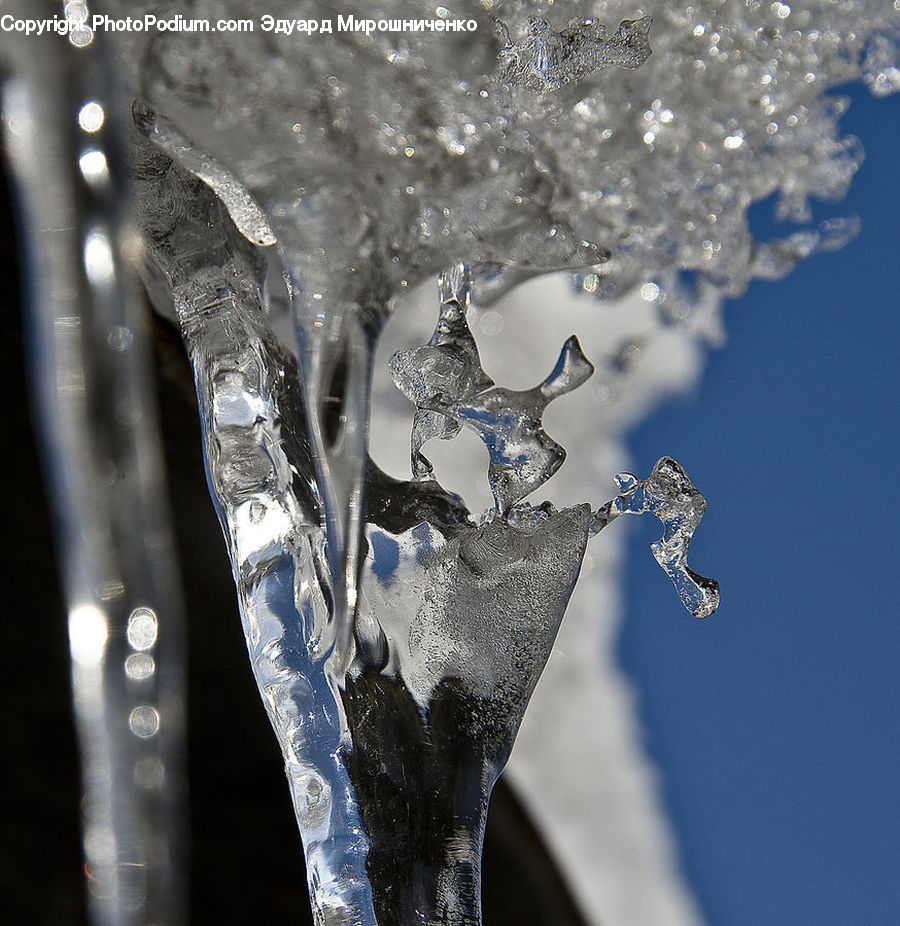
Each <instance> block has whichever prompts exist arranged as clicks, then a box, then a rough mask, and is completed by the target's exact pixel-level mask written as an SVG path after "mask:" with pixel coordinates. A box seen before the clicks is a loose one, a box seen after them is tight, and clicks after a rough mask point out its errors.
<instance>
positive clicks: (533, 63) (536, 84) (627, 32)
mask: <svg viewBox="0 0 900 926" xmlns="http://www.w3.org/2000/svg"><path fill="white" fill-rule="evenodd" d="M652 22H653V20H652V19H651V18H650V17H649V16H644V17H642V18H641V19H636V20H628V19H626V20H623V21H622V22H621V23H620V24H619V28H618V30H617V31H616V33H615V34H614V35H612V36H610V35H608V34H607V30H606V26H604V25H602V24H601V23H598V22H597V21H596V20H593V19H588V20H585V21H584V22H578V21H577V20H573V21H572V22H571V23H569V25H568V26H566V27H565V28H564V29H563V30H561V31H560V32H555V31H554V30H553V28H552V27H551V25H550V23H548V22H547V21H546V20H544V19H534V18H532V19H529V20H528V34H527V35H526V36H525V37H524V38H523V39H522V40H521V41H519V42H512V41H510V40H509V31H508V30H506V36H507V43H506V44H505V45H504V46H503V48H501V49H500V62H501V75H502V79H503V80H504V81H505V82H506V83H508V84H509V85H510V86H512V87H523V88H524V89H525V90H531V91H534V92H535V93H541V92H544V91H550V90H558V89H559V88H560V87H562V86H563V85H564V84H567V83H569V82H570V81H573V80H578V79H579V78H582V77H587V76H589V75H591V74H593V73H594V72H596V71H599V70H600V69H601V68H605V67H609V66H610V65H615V66H616V67H620V68H636V67H640V66H641V65H642V64H643V63H644V62H645V61H646V60H647V58H648V57H649V56H650V43H649V41H648V39H647V36H648V35H649V32H650V26H651V24H652ZM504 28H505V27H504Z"/></svg>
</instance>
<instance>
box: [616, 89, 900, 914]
mask: <svg viewBox="0 0 900 926" xmlns="http://www.w3.org/2000/svg"><path fill="white" fill-rule="evenodd" d="M841 92H842V93H846V94H847V95H849V96H850V97H851V98H852V105H851V108H850V110H849V112H848V113H847V114H846V115H845V116H844V117H843V119H842V125H843V127H844V130H845V131H846V132H848V133H851V134H854V135H856V136H857V137H858V138H860V139H861V140H862V142H863V145H864V147H865V150H866V160H865V163H864V164H863V166H862V167H861V169H860V171H859V173H858V174H857V177H856V180H855V183H854V185H853V187H852V188H851V191H850V194H849V196H848V197H847V199H846V200H845V201H844V202H843V203H839V204H833V203H830V204H816V205H815V209H814V213H815V218H816V219H822V218H827V217H830V216H834V215H850V214H854V213H855V214H858V215H859V216H860V217H861V219H862V223H863V224H862V232H861V234H860V235H859V237H858V238H857V239H856V240H854V241H853V242H852V243H851V244H850V245H848V246H847V247H846V248H845V249H844V250H842V251H839V252H837V253H832V254H824V255H820V256H815V257H812V258H809V259H808V260H806V261H804V262H803V263H802V264H801V265H800V266H799V267H798V268H797V269H796V270H795V271H794V272H793V273H792V274H791V275H790V276H789V277H788V278H787V279H786V280H783V281H780V282H776V283H764V282H759V283H754V284H753V285H752V286H751V287H750V289H749V291H748V292H747V294H746V295H745V296H744V297H742V298H741V299H739V300H736V301H732V302H731V303H729V304H728V306H727V308H726V327H727V330H728V334H729V341H728V344H727V345H726V346H725V347H724V348H723V349H721V350H719V351H716V352H715V353H713V354H712V355H711V356H710V358H709V363H708V367H707V370H706V374H705V376H704V378H703V382H702V385H701V387H700V389H699V390H698V392H697V394H696V395H695V396H693V397H692V398H691V399H688V400H681V401H679V402H677V403H670V404H668V405H667V406H665V407H663V408H661V409H660V410H659V411H658V412H657V413H656V414H655V415H654V416H653V417H652V419H650V420H648V421H647V422H645V423H644V424H643V425H642V426H641V427H640V428H639V429H638V430H637V431H636V432H635V433H634V434H633V435H632V439H631V440H630V449H631V452H632V455H633V459H634V464H635V467H636V471H637V472H644V471H649V469H650V467H651V466H652V464H653V462H654V461H655V460H656V459H657V458H658V457H659V456H662V455H663V454H669V455H671V456H674V457H675V458H676V459H678V460H679V461H681V462H682V463H683V464H684V465H685V467H686V468H687V469H688V471H689V472H690V474H691V476H692V478H693V479H694V482H695V483H696V484H697V485H698V487H699V488H700V489H701V491H703V492H704V494H705V495H706V497H707V499H708V501H709V509H708V512H707V516H706V519H705V521H704V522H703V525H702V526H701V528H700V530H699V532H698V534H697V538H696V541H695V544H694V547H693V550H692V564H693V566H694V568H696V569H697V570H698V571H699V572H701V573H704V574H706V575H713V576H715V577H716V578H718V579H719V580H720V582H721V585H722V601H723V603H722V607H721V609H720V611H719V613H718V614H716V615H714V616H713V617H711V618H709V619H708V620H707V621H705V622H700V621H694V620H693V619H692V618H690V617H689V616H688V615H687V614H686V612H684V611H681V610H680V606H679V605H678V603H677V600H676V599H675V597H674V595H673V593H672V589H671V586H670V585H669V583H668V580H667V579H666V577H665V576H664V575H663V573H662V572H661V570H658V569H656V567H655V564H654V563H653V561H652V559H651V557H650V555H649V553H648V552H647V550H646V546H647V544H648V543H649V542H650V541H651V540H652V539H653V538H654V537H655V536H656V534H658V525H656V533H654V524H655V522H650V521H649V520H646V519H642V520H646V523H639V524H636V525H635V528H634V529H632V532H631V535H630V537H629V564H628V572H627V576H626V582H627V586H626V588H627V595H626V601H627V617H626V623H625V627H624V631H623V634H622V638H621V643H620V649H621V653H620V655H621V659H622V662H623V663H624V666H625V668H626V670H627V671H628V672H629V674H630V675H631V676H632V678H633V679H634V681H635V685H636V688H637V690H638V695H639V699H640V711H641V718H642V721H643V723H644V725H645V729H646V735H647V748H648V750H649V752H650V753H651V755H652V756H653V758H654V760H655V761H656V762H657V763H658V764H659V766H660V767H661V769H662V777H663V786H664V798H665V801H666V805H667V807H668V810H669V812H670V814H671V816H672V818H673V820H674V824H675V826H676V829H677V831H678V834H679V837H680V840H681V845H682V853H683V863H684V868H685V872H686V875H687V877H688V879H689V880H690V882H691V884H692V886H693V888H694V890H695V891H696V892H697V895H698V897H699V900H700V903H701V905H702V907H703V910H704V912H705V914H706V916H707V918H708V920H709V922H710V923H711V924H714V926H760V924H766V926H779V924H791V926H797V924H806V923H810V924H816V926H828V924H841V926H846V924H849V923H853V924H857V923H859V924H867V926H868V924H896V923H900V736H898V727H900V716H898V715H900V671H898V670H900V666H898V663H900V620H898V617H900V607H898V591H900V589H898V585H900V582H898V574H900V569H898V566H900V557H898V552H897V550H898V544H897V534H898V526H900V525H898V521H900V518H898V511H900V490H898V478H900V473H898V467H897V457H898V453H900V435H898V422H900V414H898V412H900V400H898V395H900V390H898V372H897V369H898V363H897V361H898V347H900V272H898V264H900V233H898V229H897V225H898V219H900V156H898V151H900V94H898V95H895V96H894V97H889V98H887V99H880V100H877V99H874V98H872V97H871V96H869V94H868V93H867V92H866V91H865V90H864V88H862V87H859V86H857V87H853V88H849V89H842V91H841ZM767 211H768V212H771V210H767ZM754 220H755V221H756V223H757V226H758V228H759V230H761V231H763V232H764V234H766V235H768V234H770V233H772V232H774V231H776V227H775V226H774V224H773V222H772V219H771V215H770V214H763V212H762V211H760V210H759V209H757V213H756V214H755V216H754ZM777 230H778V231H780V232H781V233H786V232H788V231H790V230H792V229H791V227H785V228H784V229H783V230H781V229H777Z"/></svg>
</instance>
